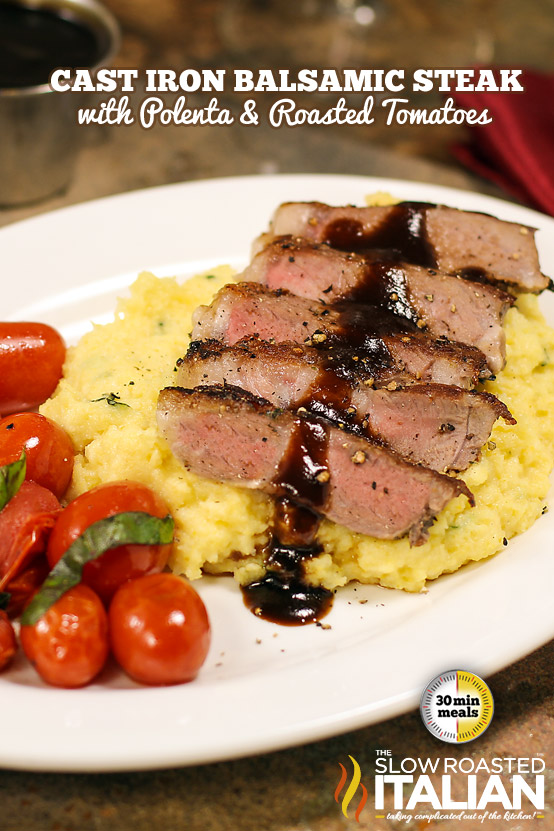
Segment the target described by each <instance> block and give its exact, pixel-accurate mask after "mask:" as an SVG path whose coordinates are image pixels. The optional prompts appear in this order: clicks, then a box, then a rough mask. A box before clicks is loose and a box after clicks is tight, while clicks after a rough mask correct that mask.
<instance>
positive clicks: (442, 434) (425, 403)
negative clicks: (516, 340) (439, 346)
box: [176, 339, 513, 471]
mask: <svg viewBox="0 0 554 831" xmlns="http://www.w3.org/2000/svg"><path fill="white" fill-rule="evenodd" d="M335 358H336V355H335V354H334V353H333V352H332V351H331V352H329V351H327V352H324V351H321V350H316V349H314V348H313V347H307V346H300V345H299V344H294V343H288V344H286V343H284V344H271V343H268V342H265V341H259V340H256V339H253V340H251V341H241V342H240V343H239V344H237V345H235V346H228V347H225V346H223V345H222V344H221V343H219V342H217V341H207V342H195V343H193V344H192V345H191V347H190V349H189V351H188V353H187V355H186V356H185V357H184V358H182V359H181V360H180V361H179V362H178V373H177V377H176V381H177V384H179V385H180V386H183V387H187V388H192V387H197V386H201V385H202V386H205V385H209V386H211V385H214V384H218V385H224V386H226V385H231V386H233V387H240V388H242V389H244V390H247V391H248V392H250V393H253V394H254V395H256V396H260V397H261V398H264V399H267V400H268V401H270V402H271V403H272V404H274V405H275V406H277V407H281V408H294V409H298V408H301V409H302V408H303V409H305V410H307V411H309V412H311V413H314V414H317V415H319V416H323V417H325V418H328V419H330V420H332V421H334V422H335V423H338V424H340V425H341V426H343V427H346V429H348V430H349V431H351V432H357V433H359V434H361V435H366V436H368V437H371V438H373V439H375V440H376V441H378V442H380V443H382V444H383V445H385V446H387V447H390V448H391V449H392V450H395V451H396V452H398V453H399V454H400V455H402V456H404V457H405V458H406V459H409V460H410V461H411V462H414V463H418V464H423V465H426V466H427V467H431V468H433V469H434V470H439V471H445V470H464V469H465V468H466V467H468V465H469V464H470V463H471V462H473V461H475V460H476V459H478V458H479V456H480V450H481V447H482V446H483V444H484V443H485V442H486V440H487V439H488V438H489V436H490V432H491V429H492V425H493V424H494V422H495V420H496V419H497V418H499V417H503V418H505V419H506V420H508V421H511V422H512V423H513V419H512V417H511V415H510V413H509V411H508V410H507V408H506V407H505V406H504V404H502V403H501V402H500V401H499V400H498V399H497V398H495V397H494V396H493V395H490V394H488V393H478V392H475V391H472V392H468V391H466V390H462V389H460V388H458V387H452V386H446V385H443V384H414V385H412V386H409V387H406V388H404V389H402V388H396V387H397V384H396V383H395V382H393V383H391V384H390V385H389V388H388V389H387V388H384V387H381V388H380V389H376V388H375V387H374V383H373V379H371V378H370V377H369V373H368V371H367V369H366V368H365V366H364V364H363V363H362V362H360V361H357V362H355V361H350V362H349V363H347V362H346V361H344V360H340V361H338V362H337V361H336V360H335Z"/></svg>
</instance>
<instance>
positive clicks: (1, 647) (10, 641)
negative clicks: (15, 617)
mask: <svg viewBox="0 0 554 831" xmlns="http://www.w3.org/2000/svg"><path fill="white" fill-rule="evenodd" d="M16 652H17V640H16V638H15V632H14V630H13V626H12V625H11V623H10V621H9V620H8V616H7V614H6V612H4V611H3V610H2V609H0V672H2V670H3V669H5V667H7V666H8V664H10V663H11V660H12V658H13V656H14V655H15V653H16Z"/></svg>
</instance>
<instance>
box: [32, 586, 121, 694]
mask: <svg viewBox="0 0 554 831" xmlns="http://www.w3.org/2000/svg"><path fill="white" fill-rule="evenodd" d="M20 638H21V646H22V647H23V651H24V652H25V655H26V656H27V657H28V659H29V660H30V661H31V663H32V664H33V666H34V667H35V669H36V670H37V672H38V674H39V675H40V677H41V678H42V679H43V680H44V681H46V682H47V683H48V684H53V685H54V686H56V687H82V686H84V685H85V684H88V683H89V682H90V681H92V679H93V678H94V677H95V676H96V675H98V673H99V672H100V670H101V669H102V667H103V666H104V664H105V663H106V658H107V656H108V649H109V644H108V616H107V614H106V610H105V609H104V606H103V605H102V601H101V600H100V598H99V597H98V595H96V594H95V593H94V592H93V591H92V589H89V587H88V586H83V585H82V584H79V585H78V586H74V587H73V588H72V589H69V591H67V592H66V593H65V594H64V595H62V596H61V597H60V599H59V600H57V601H56V602H55V603H54V604H53V605H52V606H50V608H49V609H48V611H47V612H45V613H44V614H43V615H42V617H40V618H39V619H38V621H37V622H36V623H35V624H33V625H32V626H31V625H28V626H22V627H21V634H20Z"/></svg>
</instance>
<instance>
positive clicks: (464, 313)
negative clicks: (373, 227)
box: [241, 237, 514, 372]
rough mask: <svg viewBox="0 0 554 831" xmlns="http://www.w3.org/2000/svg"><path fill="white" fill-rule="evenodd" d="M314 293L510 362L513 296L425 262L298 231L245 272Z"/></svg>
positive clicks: (493, 362)
mask: <svg viewBox="0 0 554 831" xmlns="http://www.w3.org/2000/svg"><path fill="white" fill-rule="evenodd" d="M241 277H242V279H243V280H254V281H256V282H258V283H262V284H263V285H266V286H267V287H268V288H269V289H272V290H276V289H287V290H288V291H291V292H293V294H297V295H298V296H300V297H305V298H308V299H310V300H320V301H322V302H327V303H334V302H335V301H337V300H352V301H355V302H358V303H364V304H366V305H371V306H378V307H382V308H384V309H387V310H388V311H390V312H392V313H393V314H395V315H398V316H399V317H402V318H406V319H408V320H411V321H412V322H413V323H416V324H418V325H424V327H425V330H426V331H428V332H429V333H430V334H431V335H432V336H433V337H435V338H439V337H446V338H448V340H452V341H458V342H459V343H465V344H468V345H469V346H476V347H477V348H478V349H480V350H481V352H483V353H484V354H485V355H486V357H487V360H488V364H489V366H490V368H491V370H492V371H493V372H499V371H500V370H501V369H502V367H503V366H504V363H505V355H506V338H505V334H504V331H503V329H502V320H503V318H504V315H505V313H506V311H507V310H508V308H509V307H510V306H511V305H512V303H513V302H514V301H513V297H512V296H511V295H509V294H507V293H506V292H504V291H501V290H500V289H498V288H495V287H493V286H489V285H486V284H476V283H474V282H470V281H469V280H464V279H462V278H460V277H455V276H453V275H451V274H444V273H442V272H440V271H437V270H435V269H428V268H423V267H422V266H417V265H409V264H403V263H394V262H386V261H375V260H371V259H370V258H368V257H365V256H363V255H360V254H352V253H349V252H346V251H339V250H338V249H336V248H331V247H329V245H326V244H324V243H311V242H308V241H307V240H305V239H303V238H301V237H278V238H277V239H275V240H273V242H271V243H269V245H267V246H266V247H265V248H264V249H263V250H262V251H260V252H259V253H258V254H257V255H256V256H255V257H254V259H253V260H252V263H251V264H250V265H249V266H248V268H247V269H246V270H245V271H244V272H243V273H242V275H241Z"/></svg>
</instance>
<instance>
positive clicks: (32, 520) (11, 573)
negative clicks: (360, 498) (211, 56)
mask: <svg viewBox="0 0 554 831" xmlns="http://www.w3.org/2000/svg"><path fill="white" fill-rule="evenodd" d="M61 510H62V508H61V505H60V503H59V502H58V500H57V499H56V497H55V496H54V494H53V493H52V492H51V491H49V490H48V489H47V488H43V487H42V485H37V483H36V482H23V484H22V485H21V487H20V488H19V490H18V491H17V493H16V494H15V496H12V498H11V499H10V501H9V502H8V504H7V505H6V506H5V507H4V508H3V509H2V510H1V511H0V591H8V586H9V584H10V583H11V581H12V580H13V579H14V578H15V577H17V576H18V575H19V574H20V573H21V572H22V571H23V570H24V569H25V568H27V566H29V565H30V563H31V562H32V561H33V560H34V558H35V557H36V556H37V555H39V554H41V553H42V552H44V551H45V549H46V544H47V539H48V535H49V534H50V531H51V529H52V528H53V527H54V524H55V522H56V518H57V517H58V516H59V515H60V514H61Z"/></svg>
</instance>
